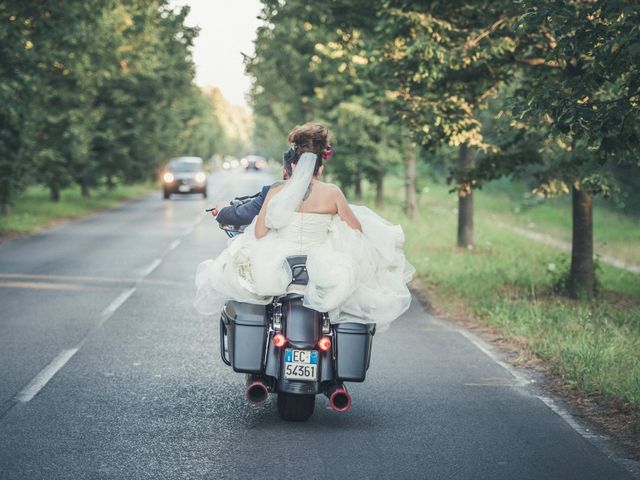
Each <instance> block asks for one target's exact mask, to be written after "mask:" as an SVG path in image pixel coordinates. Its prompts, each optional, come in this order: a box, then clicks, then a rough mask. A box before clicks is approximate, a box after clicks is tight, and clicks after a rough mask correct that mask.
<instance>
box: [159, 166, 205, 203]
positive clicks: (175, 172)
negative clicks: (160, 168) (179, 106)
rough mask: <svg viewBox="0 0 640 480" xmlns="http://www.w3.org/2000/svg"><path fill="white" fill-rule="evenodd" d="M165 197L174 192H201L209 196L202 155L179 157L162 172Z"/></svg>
mask: <svg viewBox="0 0 640 480" xmlns="http://www.w3.org/2000/svg"><path fill="white" fill-rule="evenodd" d="M162 185H163V197H164V198H165V200H166V199H168V198H169V197H170V196H171V194H172V193H201V194H202V196H203V197H204V198H207V173H206V171H205V169H204V162H203V161H202V158H200V157H178V158H174V159H172V160H171V161H170V162H169V165H167V167H166V168H165V169H164V172H163V173H162Z"/></svg>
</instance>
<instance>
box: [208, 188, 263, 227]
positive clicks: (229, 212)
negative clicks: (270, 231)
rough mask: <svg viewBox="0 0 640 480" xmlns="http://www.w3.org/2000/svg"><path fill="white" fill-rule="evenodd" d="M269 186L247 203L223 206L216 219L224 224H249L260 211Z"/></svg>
mask: <svg viewBox="0 0 640 480" xmlns="http://www.w3.org/2000/svg"><path fill="white" fill-rule="evenodd" d="M269 188H271V186H270V185H265V186H264V187H262V190H261V191H260V193H259V194H258V196H257V197H255V198H254V199H252V200H250V201H249V202H247V203H242V204H240V205H229V206H228V207H224V208H221V209H220V211H219V212H218V215H217V216H216V220H218V222H219V223H222V224H224V225H238V226H239V225H249V224H250V223H251V222H252V221H253V219H254V218H255V217H256V215H258V213H259V212H260V209H261V208H262V204H263V203H264V199H265V197H266V196H267V193H268V192H269Z"/></svg>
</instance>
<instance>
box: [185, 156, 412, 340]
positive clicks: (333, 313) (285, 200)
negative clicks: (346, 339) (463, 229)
mask: <svg viewBox="0 0 640 480" xmlns="http://www.w3.org/2000/svg"><path fill="white" fill-rule="evenodd" d="M315 162H316V155H315V154H312V153H303V154H302V155H301V156H300V159H299V161H298V163H297V164H296V168H295V169H294V171H293V175H292V176H291V178H290V179H289V180H288V181H287V182H286V184H285V186H284V187H283V188H282V189H281V190H280V191H278V193H276V194H275V195H274V196H273V198H271V201H270V203H269V204H268V206H267V212H266V217H265V224H266V226H267V227H269V232H268V233H267V235H265V236H264V237H262V238H260V239H258V238H256V236H255V222H256V220H255V219H254V222H253V223H252V224H251V225H249V226H248V227H247V228H246V229H245V232H244V233H243V234H242V235H239V236H237V237H235V238H232V239H231V240H230V241H229V245H228V246H227V248H226V249H225V250H223V251H222V253H221V254H220V255H218V257H217V258H216V259H215V260H207V261H205V262H202V263H201V264H200V265H199V266H198V271H197V273H196V288H197V293H196V298H195V302H194V305H195V307H196V309H197V310H198V311H199V312H200V313H203V314H205V315H217V314H218V313H219V312H220V311H221V309H222V306H223V305H224V302H226V301H227V300H230V299H233V300H236V301H239V302H247V303H255V304H261V305H266V304H268V303H271V301H272V300H273V297H275V296H280V295H283V294H285V293H287V292H288V291H289V288H290V283H291V270H290V268H289V265H288V264H287V262H286V260H285V259H286V257H287V256H292V255H306V256H307V271H308V273H309V282H308V284H307V285H306V287H304V292H303V293H304V305H305V306H306V307H309V308H312V309H314V310H317V311H319V312H328V314H329V319H330V320H331V322H332V323H339V322H359V323H375V324H376V325H377V328H378V329H379V330H384V329H385V328H386V327H388V325H389V324H390V323H391V322H392V321H393V320H395V319H396V318H398V317H399V316H400V315H401V314H402V313H403V312H404V311H405V310H406V309H407V308H409V304H410V303H411V294H410V293H409V289H408V288H407V282H408V281H409V280H410V279H411V277H412V276H413V274H414V272H415V270H414V269H413V267H412V266H411V265H410V264H409V263H408V262H407V261H406V260H405V258H404V253H403V251H402V247H403V244H404V234H403V232H402V228H401V227H400V226H399V225H392V224H391V223H389V222H387V221H386V220H384V219H383V218H381V217H380V216H378V215H377V214H375V213H374V212H372V211H371V210H369V209H368V208H366V207H362V206H356V205H351V209H352V210H353V212H354V214H355V215H356V217H358V220H359V221H360V224H361V225H362V232H360V231H359V230H354V229H352V228H351V227H349V225H347V224H346V223H345V222H344V221H343V220H342V219H341V218H340V217H339V216H337V215H329V214H318V213H300V212H297V211H296V210H297V209H298V206H299V205H301V202H303V201H304V198H305V195H306V193H307V191H308V188H309V185H310V182H311V180H312V177H313V173H314V168H315V167H314V166H315Z"/></svg>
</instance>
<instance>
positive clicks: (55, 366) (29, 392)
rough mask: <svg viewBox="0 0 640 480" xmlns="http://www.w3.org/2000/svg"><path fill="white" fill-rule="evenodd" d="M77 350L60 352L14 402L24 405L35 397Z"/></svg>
mask: <svg viewBox="0 0 640 480" xmlns="http://www.w3.org/2000/svg"><path fill="white" fill-rule="evenodd" d="M77 351H78V348H71V349H69V350H62V351H61V352H60V353H59V354H58V356H57V357H56V358H54V359H53V360H52V361H51V363H49V365H47V366H46V367H44V368H43V369H42V370H41V371H40V373H38V375H36V376H35V377H34V378H33V380H31V382H29V384H28V385H27V386H26V387H24V388H23V389H22V391H20V392H19V393H18V394H17V395H16V397H15V401H16V402H19V403H25V402H28V401H30V400H31V399H32V398H33V397H35V396H36V395H37V394H38V392H39V391H40V390H42V388H43V387H44V386H45V385H46V384H47V383H49V380H51V379H52V378H53V376H54V375H55V374H56V373H57V372H58V370H60V369H61V368H62V367H64V365H65V364H66V363H67V362H68V361H69V360H70V359H71V357H73V356H74V355H75V354H76V352H77Z"/></svg>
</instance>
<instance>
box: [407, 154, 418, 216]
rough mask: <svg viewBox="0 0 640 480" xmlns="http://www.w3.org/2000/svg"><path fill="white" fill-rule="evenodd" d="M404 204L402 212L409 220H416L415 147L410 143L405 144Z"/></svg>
mask: <svg viewBox="0 0 640 480" xmlns="http://www.w3.org/2000/svg"><path fill="white" fill-rule="evenodd" d="M404 162H405V202H404V211H405V213H406V214H407V217H409V218H412V219H413V218H416V210H417V208H418V202H417V197H416V146H415V144H414V143H412V142H407V143H405V146H404Z"/></svg>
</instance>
